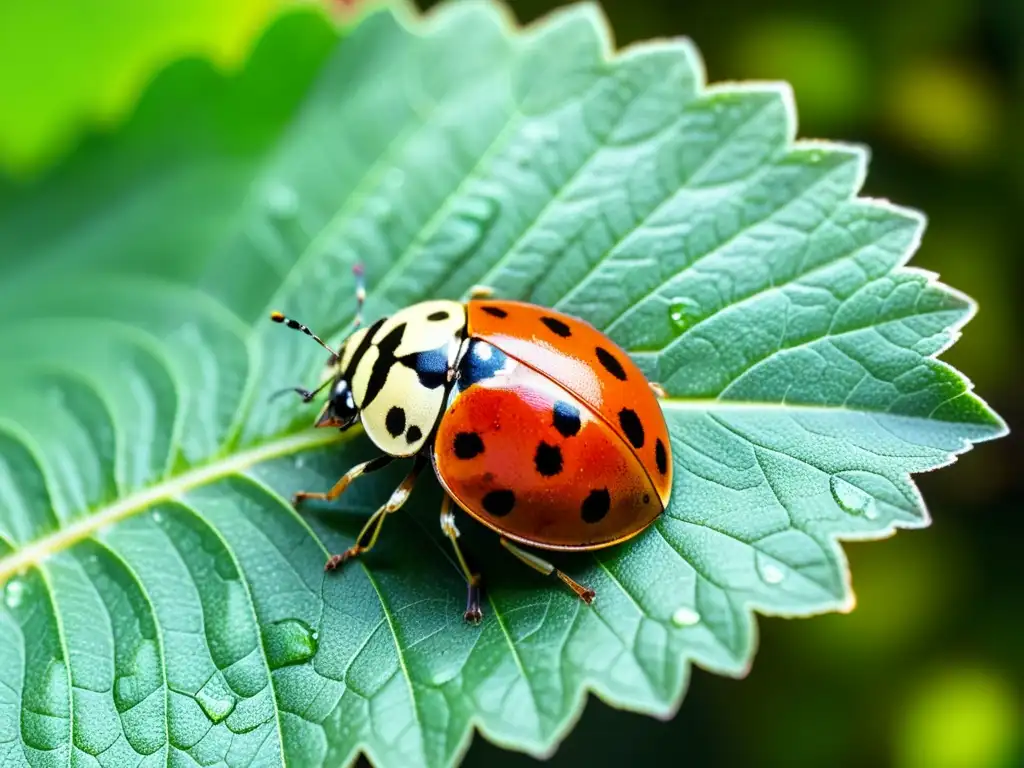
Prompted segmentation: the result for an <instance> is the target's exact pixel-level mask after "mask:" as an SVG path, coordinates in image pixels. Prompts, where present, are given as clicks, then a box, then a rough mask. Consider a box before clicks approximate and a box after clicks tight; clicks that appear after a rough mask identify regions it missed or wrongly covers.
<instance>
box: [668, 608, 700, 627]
mask: <svg viewBox="0 0 1024 768" xmlns="http://www.w3.org/2000/svg"><path fill="white" fill-rule="evenodd" d="M672 623H673V624H675V625H676V626H677V627H692V626H693V625H694V624H698V623H700V614H699V613H697V612H696V611H695V610H693V608H688V607H686V606H685V605H684V606H682V607H681V608H677V609H676V612H675V613H673V614H672Z"/></svg>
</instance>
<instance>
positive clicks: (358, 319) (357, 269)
mask: <svg viewBox="0 0 1024 768" xmlns="http://www.w3.org/2000/svg"><path fill="white" fill-rule="evenodd" d="M364 272H365V270H364V269H363V263H362V262H361V261H357V262H356V263H355V264H353V265H352V274H353V275H355V278H356V316H355V318H353V320H352V330H353V331H354V330H355V329H356V328H358V327H359V326H361V325H362V324H363V304H365V303H366V279H365V278H364V277H363V275H364Z"/></svg>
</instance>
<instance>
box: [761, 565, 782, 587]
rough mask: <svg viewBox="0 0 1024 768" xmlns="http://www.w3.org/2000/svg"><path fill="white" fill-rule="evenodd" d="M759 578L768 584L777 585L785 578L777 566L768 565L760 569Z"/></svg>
mask: <svg viewBox="0 0 1024 768" xmlns="http://www.w3.org/2000/svg"><path fill="white" fill-rule="evenodd" d="M761 576H762V577H763V578H764V580H765V582H766V583H768V584H778V583H779V582H781V581H782V580H783V579H784V578H786V574H784V573H783V572H782V569H781V568H779V566H777V565H772V564H770V563H769V564H768V565H766V566H765V567H764V568H762V569H761Z"/></svg>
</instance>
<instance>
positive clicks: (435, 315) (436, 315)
mask: <svg viewBox="0 0 1024 768" xmlns="http://www.w3.org/2000/svg"><path fill="white" fill-rule="evenodd" d="M447 319H448V313H447V312H445V311H444V310H443V309H441V310H438V311H437V312H431V313H430V314H429V315H427V320H433V321H438V320H447Z"/></svg>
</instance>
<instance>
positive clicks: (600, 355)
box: [597, 347, 626, 381]
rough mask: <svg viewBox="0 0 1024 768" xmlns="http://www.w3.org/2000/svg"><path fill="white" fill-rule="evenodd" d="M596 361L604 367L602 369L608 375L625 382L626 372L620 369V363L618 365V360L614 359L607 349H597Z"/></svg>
mask: <svg viewBox="0 0 1024 768" xmlns="http://www.w3.org/2000/svg"><path fill="white" fill-rule="evenodd" d="M597 359H598V360H599V361H600V363H601V365H603V366H604V369H605V370H606V371H608V373H610V374H611V375H612V376H614V377H615V378H616V379H618V380H619V381H625V380H626V371H625V369H624V368H623V367H622V363H620V362H619V361H618V358H616V357H615V355H613V354H612V353H611V352H609V351H608V350H607V349H605V348H604V347H598V348H597Z"/></svg>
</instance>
